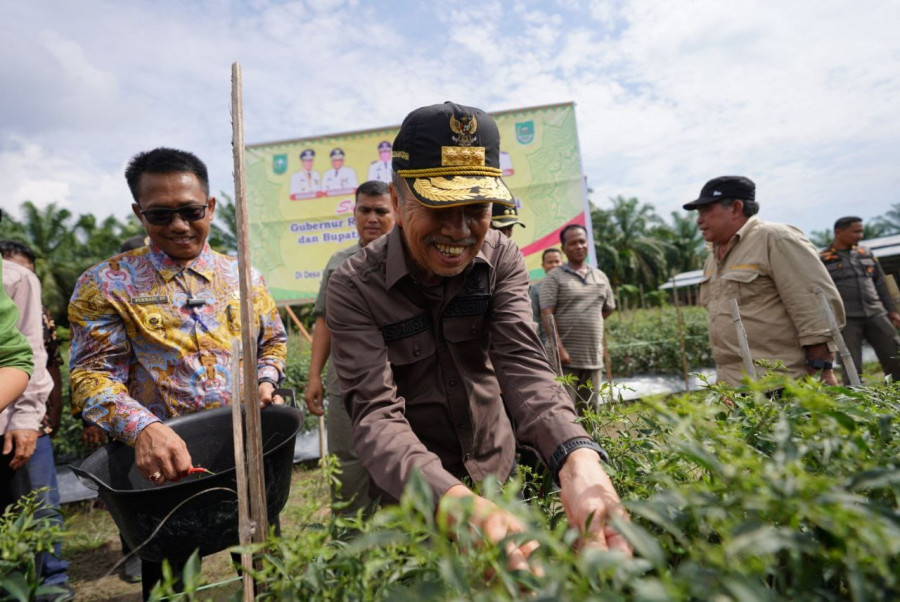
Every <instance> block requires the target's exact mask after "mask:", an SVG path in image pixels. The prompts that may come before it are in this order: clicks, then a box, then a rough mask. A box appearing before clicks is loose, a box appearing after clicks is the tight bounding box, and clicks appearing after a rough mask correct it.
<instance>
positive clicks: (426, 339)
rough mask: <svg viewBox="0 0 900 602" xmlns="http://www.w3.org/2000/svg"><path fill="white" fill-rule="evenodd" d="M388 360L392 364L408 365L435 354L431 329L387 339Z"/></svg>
mask: <svg viewBox="0 0 900 602" xmlns="http://www.w3.org/2000/svg"><path fill="white" fill-rule="evenodd" d="M387 348H388V360H389V361H390V362H391V365H392V366H410V365H412V364H416V363H418V362H421V361H423V360H426V359H428V358H430V357H431V356H433V355H434V354H435V341H434V334H433V333H432V332H431V329H428V330H426V331H422V332H418V333H416V334H413V335H410V336H407V337H403V338H400V339H396V340H393V341H389V342H388V343H387Z"/></svg>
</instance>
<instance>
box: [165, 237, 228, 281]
mask: <svg viewBox="0 0 900 602" xmlns="http://www.w3.org/2000/svg"><path fill="white" fill-rule="evenodd" d="M150 262H151V263H152V264H153V267H154V268H156V271H157V272H159V275H160V276H162V277H163V279H164V280H165V281H166V282H168V281H169V280H171V279H172V278H174V277H175V276H177V275H178V274H180V273H181V272H182V271H183V270H191V271H192V272H194V273H195V274H198V275H200V276H202V277H203V278H205V279H206V280H212V278H213V272H214V271H215V268H214V265H213V264H214V261H213V255H212V249H210V247H209V242H208V241H207V242H204V243H203V250H202V251H200V255H198V256H197V257H196V258H194V261H192V262H191V263H190V264H189V265H187V266H183V265H181V264H180V263H178V262H177V261H175V260H174V259H172V258H171V257H169V255H168V254H167V253H166V252H165V251H163V250H162V249H160V248H159V247H157V246H156V243H154V242H153V241H150Z"/></svg>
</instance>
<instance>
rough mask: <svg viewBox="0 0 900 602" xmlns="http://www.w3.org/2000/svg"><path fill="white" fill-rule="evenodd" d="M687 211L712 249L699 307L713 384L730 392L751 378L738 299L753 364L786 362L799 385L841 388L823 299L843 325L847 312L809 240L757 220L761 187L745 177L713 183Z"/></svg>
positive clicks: (760, 370)
mask: <svg viewBox="0 0 900 602" xmlns="http://www.w3.org/2000/svg"><path fill="white" fill-rule="evenodd" d="M684 208H685V209H687V210H692V209H696V210H697V213H698V216H697V224H698V225H699V226H700V232H701V233H702V234H703V238H704V239H705V240H706V242H708V243H710V244H712V250H711V251H710V254H709V257H707V259H706V264H705V266H704V268H703V280H702V281H701V284H700V304H701V305H703V306H704V307H706V310H707V323H708V325H709V342H710V345H711V346H712V351H713V358H714V359H715V361H716V377H717V378H718V379H719V380H720V381H724V382H726V383H728V384H731V385H737V384H740V382H741V379H742V378H744V377H746V374H745V372H744V365H743V361H742V358H741V353H740V346H739V343H738V335H737V331H736V330H735V326H734V321H733V318H732V314H731V301H732V299H736V300H737V302H738V307H739V308H740V312H741V318H742V321H743V324H744V329H745V330H746V332H747V340H748V343H749V346H750V355H751V357H752V359H753V360H754V361H756V360H760V359H765V360H770V361H775V360H778V361H781V362H783V363H784V365H785V367H786V368H787V371H788V373H789V374H790V375H791V376H793V377H794V378H800V377H802V376H805V375H807V374H809V375H812V374H817V373H819V372H821V375H822V380H823V381H825V382H826V383H828V384H831V385H836V384H837V381H836V380H835V377H834V372H833V370H832V361H833V359H834V353H833V352H834V349H833V344H832V343H831V342H830V341H831V333H830V330H829V328H828V322H827V320H826V319H825V315H824V312H823V306H822V298H823V296H824V298H825V299H826V300H827V301H828V304H829V305H830V306H831V309H832V311H833V312H834V314H835V318H836V319H837V321H838V323H839V324H843V323H844V306H843V304H842V303H841V298H840V296H839V295H838V292H837V289H835V287H834V283H833V282H832V281H831V278H829V276H828V272H826V271H825V267H824V266H823V265H822V262H821V261H819V256H818V253H817V251H816V249H815V247H813V246H812V244H811V243H810V242H809V240H807V239H806V237H805V236H803V234H802V233H801V232H800V231H799V230H797V229H796V228H794V227H792V226H787V225H784V224H774V223H769V222H763V221H761V220H760V219H758V218H757V217H756V213H757V212H758V211H759V204H758V203H757V202H756V185H755V184H754V183H753V181H752V180H750V179H749V178H745V177H743V176H722V177H719V178H715V179H712V180H710V181H709V182H707V183H706V184H705V185H704V186H703V189H702V190H701V191H700V197H699V198H698V199H696V200H694V201H691V202H690V203H687V204H686V205H684ZM756 371H757V373H759V374H761V373H762V368H757V370H756ZM751 376H754V377H755V376H756V375H751Z"/></svg>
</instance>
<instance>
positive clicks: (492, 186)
mask: <svg viewBox="0 0 900 602" xmlns="http://www.w3.org/2000/svg"><path fill="white" fill-rule="evenodd" d="M400 175H403V174H400ZM406 183H407V184H409V189H410V191H411V192H412V193H413V196H415V197H416V199H417V200H418V201H419V202H420V203H422V204H423V205H426V206H428V207H455V206H457V205H469V204H472V203H499V204H501V205H506V206H509V207H515V206H516V201H515V199H514V198H513V196H512V193H510V191H509V188H507V187H506V184H505V183H504V182H503V180H502V179H501V178H500V177H499V176H488V175H475V176H473V175H453V176H431V177H418V178H409V177H407V178H406Z"/></svg>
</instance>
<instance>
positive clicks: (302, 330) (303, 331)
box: [284, 305, 312, 343]
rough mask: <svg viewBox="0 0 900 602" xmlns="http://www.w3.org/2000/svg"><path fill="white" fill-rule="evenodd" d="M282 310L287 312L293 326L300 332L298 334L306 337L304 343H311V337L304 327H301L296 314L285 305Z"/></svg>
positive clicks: (301, 324) (301, 323)
mask: <svg viewBox="0 0 900 602" xmlns="http://www.w3.org/2000/svg"><path fill="white" fill-rule="evenodd" d="M284 309H285V310H287V314H288V315H289V316H290V317H291V320H293V322H294V326H296V327H297V330H299V331H300V334H302V335H303V336H304V337H306V341H307V342H308V343H312V336H310V334H309V331H308V330H306V327H305V326H303V322H301V321H300V318H298V317H297V314H295V313H294V310H293V309H291V306H290V305H285V306H284Z"/></svg>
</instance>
